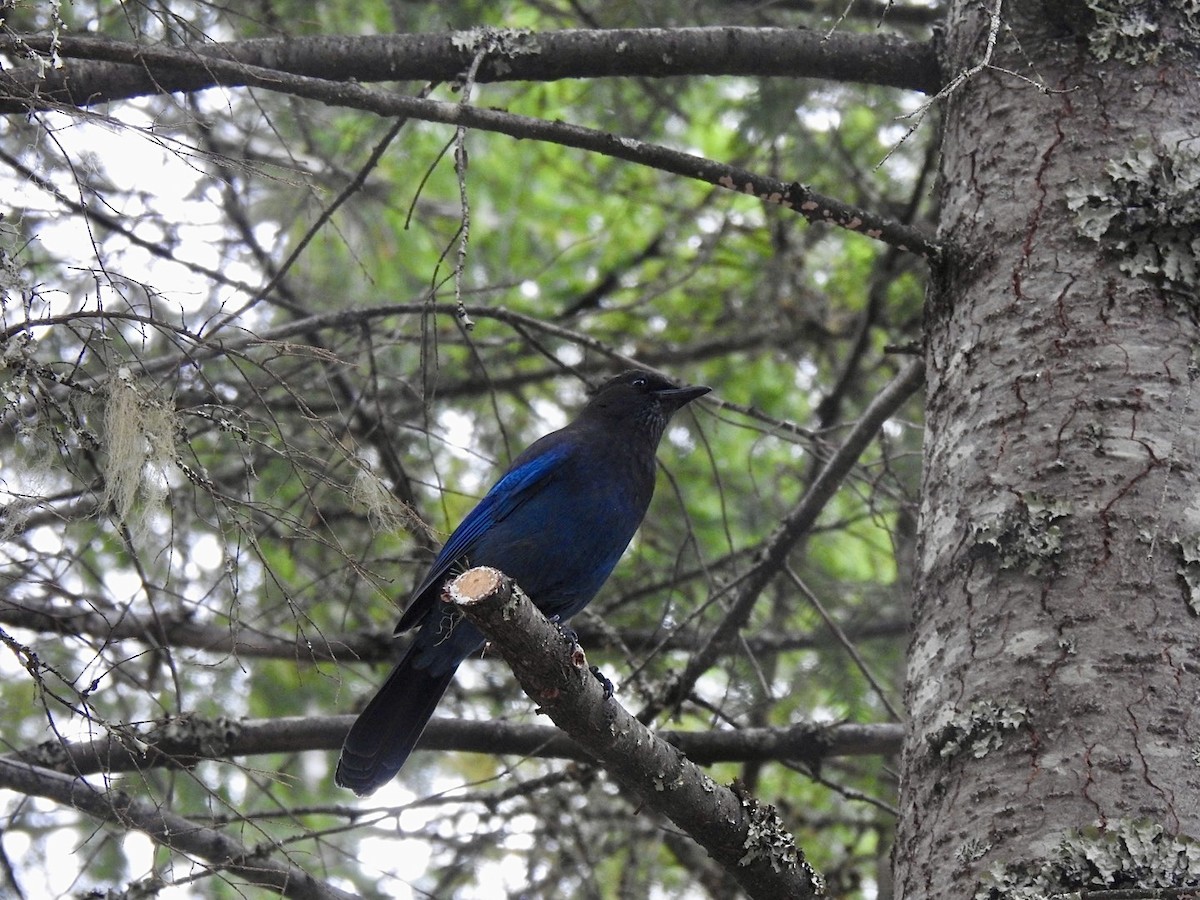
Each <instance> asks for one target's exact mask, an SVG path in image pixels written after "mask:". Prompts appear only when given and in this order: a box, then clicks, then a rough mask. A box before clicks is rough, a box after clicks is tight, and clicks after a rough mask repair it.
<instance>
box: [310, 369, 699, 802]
mask: <svg viewBox="0 0 1200 900" xmlns="http://www.w3.org/2000/svg"><path fill="white" fill-rule="evenodd" d="M709 390H710V388H708V387H706V386H703V385H692V386H685V387H678V386H676V385H674V384H672V383H671V382H670V381H668V380H667V379H665V378H663V377H662V376H660V375H658V374H656V373H653V372H649V371H644V370H641V369H633V370H630V371H626V372H622V373H621V374H619V375H617V376H615V377H613V378H610V379H609V380H608V381H606V382H605V383H604V384H602V385H601V386H600V388H599V389H598V390H597V391H596V392H595V393H594V394H593V395H592V397H591V399H590V400H589V401H588V402H587V403H586V405H585V406H584V407H583V409H582V410H581V411H580V413H579V414H578V416H577V417H576V418H575V419H574V420H573V421H572V422H570V423H569V424H568V425H567V426H566V427H564V428H561V429H559V430H558V431H554V432H551V433H550V434H547V435H545V436H544V437H541V438H539V439H538V440H536V441H534V443H532V444H531V445H530V446H529V447H528V448H526V449H525V450H524V451H523V452H522V453H520V454H519V455H518V456H517V457H516V458H515V459H514V460H513V461H512V465H510V466H509V467H508V469H507V471H505V472H504V474H503V475H502V476H501V477H500V479H499V480H498V481H497V482H496V483H495V485H493V486H492V488H491V489H490V490H489V491H488V492H487V494H485V495H484V497H483V499H482V500H480V501H479V503H478V505H476V506H475V508H474V509H472V510H471V512H469V513H468V514H467V516H466V518H464V519H463V520H462V523H461V524H460V525H459V526H458V527H457V528H456V529H455V530H454V531H453V532H452V533H451V535H450V537H449V539H448V540H447V541H446V543H445V545H444V546H443V547H442V549H441V551H440V552H439V553H438V555H437V557H436V558H435V559H434V561H433V564H432V565H431V566H430V568H429V571H428V572H427V573H426V575H425V577H424V578H423V579H421V581H420V583H419V584H418V585H417V587H416V589H415V590H414V591H413V592H412V594H411V596H410V598H409V602H408V606H407V608H406V609H405V611H404V613H403V615H402V616H401V617H400V621H399V622H398V623H397V625H396V629H395V634H396V635H399V634H401V633H403V632H405V631H408V630H410V629H412V628H417V627H419V628H420V630H419V631H418V632H417V634H416V637H415V638H414V639H413V641H412V643H411V644H410V645H409V647H408V649H407V650H406V651H405V653H404V656H403V657H401V659H400V662H399V663H397V664H396V666H395V668H393V669H392V671H391V674H389V675H388V677H387V679H386V680H385V681H384V682H383V685H382V686H381V687H380V688H379V691H378V692H377V693H376V694H375V696H374V697H373V698H372V699H371V700H370V702H368V703H367V705H366V706H365V707H364V708H363V710H362V712H361V713H360V714H359V716H358V718H357V719H356V720H355V722H354V724H353V725H352V726H351V728H350V731H349V733H348V734H347V736H346V739H345V743H344V744H343V745H342V752H341V756H340V758H339V759H338V764H337V770H336V772H335V774H334V781H335V783H336V784H338V785H339V786H340V787H345V788H349V789H350V790H352V791H354V792H355V793H356V794H358V795H359V796H366V795H368V794H371V793H373V792H374V791H375V790H376V789H378V788H379V787H380V786H381V785H383V784H385V783H387V782H388V781H390V780H391V779H392V778H393V777H394V776H395V775H396V773H398V772H399V771H400V769H401V767H402V766H403V765H404V763H405V761H406V760H407V759H408V757H409V754H410V753H412V750H413V747H414V746H415V745H416V743H417V739H418V738H420V736H421V732H422V731H424V729H425V725H426V724H427V723H428V722H429V719H430V717H431V716H432V715H433V712H434V710H435V709H436V707H437V705H438V701H440V700H441V698H442V695H443V694H444V693H445V692H446V689H447V688H448V687H449V685H450V682H451V680H452V679H453V678H454V673H455V671H456V670H457V669H458V666H459V664H460V663H461V662H462V661H463V660H465V659H466V658H467V657H468V656H470V655H472V654H473V653H476V652H478V651H479V650H480V649H481V648H482V647H483V645H484V637H483V634H482V633H481V632H480V631H479V630H478V629H477V628H476V627H475V626H474V625H472V624H471V623H470V622H468V621H466V620H464V619H463V618H462V616H461V613H459V614H458V615H457V616H456V615H454V614H453V613H452V611H451V610H450V608H449V607H447V606H446V605H445V604H443V603H442V602H441V601H440V597H441V594H442V588H443V586H444V585H445V583H446V582H447V581H449V580H450V579H451V578H453V577H454V576H456V575H457V574H460V573H461V572H463V571H465V570H466V569H468V568H470V567H472V566H491V567H492V568H495V569H499V570H500V571H501V572H503V573H504V574H505V575H507V576H508V577H509V578H511V579H512V580H513V581H514V582H516V584H517V585H518V586H519V587H520V588H521V589H522V590H523V591H524V592H525V593H526V594H527V595H528V596H529V597H530V599H532V600H533V602H534V604H535V605H536V606H537V607H538V608H539V609H540V610H541V611H542V612H543V613H544V614H545V615H546V616H548V617H550V618H551V619H552V620H554V621H556V622H559V623H560V624H561V623H565V622H566V621H567V620H568V619H570V618H571V616H573V615H575V614H576V613H578V612H579V611H580V610H582V609H583V608H584V607H585V606H587V604H588V603H589V602H590V601H591V599H592V598H593V597H594V596H595V595H596V594H597V592H599V590H600V588H601V586H602V585H603V584H604V582H605V581H606V580H607V579H608V576H609V575H610V574H611V573H612V570H613V568H614V567H615V566H616V564H617V561H618V560H619V559H620V558H621V555H622V554H623V553H624V552H625V548H626V547H628V546H629V542H630V540H632V538H633V535H634V532H635V531H637V528H638V526H639V525H640V524H641V522H642V518H643V517H644V516H645V514H646V509H647V507H648V506H649V505H650V498H651V496H652V495H653V493H654V480H655V465H656V459H655V456H656V452H657V449H658V444H659V442H660V440H661V439H662V436H663V432H664V431H665V430H666V426H667V422H668V421H669V420H670V418H671V416H672V414H674V413H675V412H676V411H678V410H679V409H681V408H683V407H684V406H685V405H686V404H688V403H690V402H691V401H692V400H695V399H696V398H697V397H701V396H703V395H704V394H707V393H708V392H709Z"/></svg>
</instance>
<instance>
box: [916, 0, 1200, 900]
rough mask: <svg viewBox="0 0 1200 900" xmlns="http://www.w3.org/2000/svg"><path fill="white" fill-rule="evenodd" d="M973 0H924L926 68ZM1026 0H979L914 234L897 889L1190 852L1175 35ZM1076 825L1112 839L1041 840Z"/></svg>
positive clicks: (1172, 21)
mask: <svg viewBox="0 0 1200 900" xmlns="http://www.w3.org/2000/svg"><path fill="white" fill-rule="evenodd" d="M986 5H987V6H988V7H995V6H996V4H994V3H988V4H986ZM981 6H982V5H981V4H979V3H978V2H976V0H956V2H953V3H952V4H951V10H950V17H949V20H948V23H947V43H946V47H945V67H946V72H947V74H948V75H950V76H951V77H952V76H953V75H954V73H956V72H960V71H964V70H967V69H969V68H970V67H971V66H973V65H975V64H976V63H978V62H980V61H981V59H982V58H983V56H984V54H985V48H986V44H987V36H988V31H989V21H988V17H987V16H986V15H985V11H984V10H983V9H982V8H981ZM1050 6H1052V5H1043V4H1041V3H1036V2H1033V0H1026V2H1011V3H1005V4H1004V6H1003V15H1004V25H1005V27H1002V28H1001V29H1000V30H999V31H998V32H997V34H996V38H997V44H996V53H995V57H994V59H993V60H992V62H993V64H994V65H995V66H998V67H1002V68H1003V69H1006V70H1009V71H1008V72H1003V71H999V70H997V69H995V68H987V69H983V70H981V71H979V72H977V73H975V74H974V75H972V76H971V77H969V78H967V79H965V81H963V82H962V83H961V84H960V85H959V86H958V88H957V89H956V90H955V92H954V93H953V95H952V97H951V99H950V101H949V105H948V108H947V111H946V112H947V114H946V122H945V144H944V153H943V159H942V172H941V175H942V180H941V188H940V192H941V197H940V199H941V208H942V219H941V229H940V231H941V234H940V237H941V238H943V239H944V240H946V241H948V242H950V243H953V244H954V245H956V246H957V247H958V248H959V249H960V250H961V251H962V253H961V255H960V256H958V257H956V258H952V259H951V260H950V262H949V263H948V264H946V265H944V266H943V267H941V268H940V270H939V271H938V272H937V274H936V275H935V280H934V286H933V288H932V292H931V296H930V305H929V310H928V313H927V325H928V342H929V343H928V362H929V373H928V434H927V443H926V454H925V473H924V503H923V508H922V514H921V548H920V559H919V572H918V585H917V591H916V597H915V619H916V621H915V626H914V627H915V632H914V639H913V643H912V647H911V655H910V668H909V678H908V684H907V701H908V707H909V711H910V716H911V718H910V728H909V733H908V736H907V739H906V748H905V762H904V785H905V787H904V796H903V802H902V813H901V820H900V823H899V831H898V837H897V845H896V852H895V858H896V875H897V879H896V881H897V884H896V890H897V896H901V897H907V898H931V897H959V898H963V897H973V896H976V897H980V896H981V897H1000V896H1004V897H1011V896H1044V895H1045V894H1046V893H1054V892H1055V891H1056V890H1066V889H1070V888H1078V887H1086V888H1092V889H1096V888H1104V887H1118V886H1125V887H1129V886H1132V885H1134V884H1137V885H1140V886H1143V887H1150V886H1163V887H1167V886H1172V885H1174V886H1186V885H1187V884H1191V883H1194V882H1189V881H1187V879H1188V878H1189V877H1195V873H1196V872H1198V871H1200V869H1198V868H1196V867H1192V873H1193V874H1192V875H1190V876H1189V875H1188V874H1186V870H1187V868H1188V866H1189V865H1191V861H1192V860H1193V857H1194V860H1195V861H1196V862H1200V855H1195V854H1196V851H1195V847H1194V845H1191V844H1190V843H1189V838H1190V837H1195V836H1197V835H1200V802H1198V801H1197V798H1198V797H1200V766H1198V765H1197V759H1198V756H1197V753H1198V749H1200V718H1198V717H1197V714H1196V709H1197V706H1198V704H1197V700H1198V699H1200V677H1198V672H1200V629H1198V627H1197V621H1196V613H1197V611H1198V610H1200V606H1198V604H1197V600H1196V594H1195V589H1194V588H1193V587H1192V583H1195V582H1197V572H1196V571H1195V570H1196V569H1197V568H1200V567H1198V566H1197V563H1196V559H1197V558H1198V556H1200V553H1198V539H1200V499H1198V498H1200V483H1198V481H1200V479H1198V473H1197V466H1196V455H1197V443H1198V437H1200V396H1198V393H1200V391H1198V388H1200V386H1198V385H1196V384H1195V378H1196V364H1195V362H1194V359H1195V355H1194V354H1195V350H1196V346H1197V326H1196V299H1197V292H1196V278H1195V275H1196V272H1195V266H1196V263H1195V258H1196V257H1195V251H1196V250H1197V249H1200V244H1198V243H1197V229H1196V223H1197V222H1198V221H1200V217H1198V216H1197V206H1198V204H1197V201H1196V199H1195V185H1196V183H1197V182H1196V178H1197V174H1200V154H1198V151H1200V143H1198V142H1197V140H1196V136H1197V135H1200V87H1198V85H1200V82H1198V80H1197V77H1196V66H1195V62H1194V59H1195V49H1196V47H1195V40H1196V36H1197V34H1198V33H1200V30H1197V23H1196V21H1195V16H1194V15H1192V14H1190V13H1187V12H1186V10H1185V9H1184V6H1183V4H1181V3H1163V4H1141V9H1143V10H1145V11H1149V10H1151V9H1152V8H1153V9H1154V11H1153V12H1152V13H1150V15H1152V16H1153V17H1157V18H1156V19H1155V21H1154V22H1152V23H1151V24H1152V25H1154V26H1155V30H1154V31H1152V32H1147V33H1146V34H1145V35H1143V36H1142V37H1141V38H1139V39H1138V40H1129V39H1127V38H1123V37H1121V36H1120V35H1119V34H1117V32H1119V31H1120V29H1119V28H1118V29H1116V32H1114V33H1113V34H1109V33H1106V32H1105V31H1104V29H1105V27H1106V21H1105V18H1104V14H1103V13H1098V12H1096V8H1099V7H1108V8H1113V9H1115V8H1116V7H1117V6H1119V4H1103V3H1091V4H1088V5H1087V6H1085V5H1084V4H1082V3H1077V4H1062V5H1057V8H1056V9H1055V10H1054V16H1053V18H1054V21H1051V17H1050V15H1049V14H1048V13H1047V12H1045V10H1046V9H1048V8H1050ZM1118 24H1119V23H1118ZM1009 29H1011V30H1009ZM1189 29H1190V30H1189ZM1122 41H1124V43H1122ZM1013 73H1020V74H1021V75H1022V76H1024V77H1027V78H1030V79H1036V80H1040V81H1042V82H1044V84H1045V85H1046V86H1047V87H1048V88H1050V89H1052V90H1053V91H1054V93H1046V92H1042V91H1039V90H1038V88H1037V87H1035V86H1034V85H1033V84H1032V83H1029V82H1026V81H1023V80H1021V79H1020V78H1018V77H1017V76H1016V75H1015V74H1013ZM1189 184H1190V186H1189ZM1091 826H1097V827H1095V828H1091V829H1090V830H1089V828H1090V827H1091ZM1139 840H1141V843H1140V844H1139ZM1089 848H1092V849H1097V850H1098V852H1099V851H1102V850H1104V849H1105V848H1107V850H1109V851H1112V853H1113V856H1114V858H1117V857H1121V855H1122V853H1124V854H1125V856H1127V857H1128V859H1122V861H1121V862H1120V863H1119V864H1117V865H1116V869H1115V870H1114V871H1108V872H1104V871H1100V870H1102V869H1104V868H1105V867H1103V866H1101V867H1094V866H1092V867H1091V868H1089V865H1090V864H1088V863H1086V862H1080V863H1079V864H1078V865H1076V866H1074V869H1072V866H1071V865H1070V864H1067V863H1066V862H1064V860H1076V861H1078V860H1084V859H1085V858H1086V857H1087V856H1088V855H1089ZM1114 848H1116V849H1114ZM1164 860H1173V861H1174V862H1165V861H1164ZM1142 862H1144V863H1146V865H1145V866H1143V867H1142V869H1141V870H1140V871H1135V869H1136V868H1137V866H1136V865H1135V864H1137V863H1142ZM1171 865H1175V866H1176V869H1177V871H1175V874H1171V871H1170V869H1171ZM988 870H991V873H990V874H989V872H988ZM1180 870H1181V871H1182V872H1183V873H1184V874H1181V871H1180ZM1071 871H1076V872H1077V874H1076V875H1075V876H1072V875H1071V874H1070V872H1071ZM1097 872H1099V874H1097ZM1073 877H1074V878H1075V880H1076V883H1074V884H1072V883H1071V881H1072V878H1073ZM1039 879H1040V880H1039ZM1122 879H1125V880H1122ZM1172 879H1175V880H1174V881H1172ZM1022 889H1028V890H1040V891H1042V893H1041V894H1023V893H1020V891H1021V890H1022Z"/></svg>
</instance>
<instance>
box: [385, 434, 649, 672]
mask: <svg viewBox="0 0 1200 900" xmlns="http://www.w3.org/2000/svg"><path fill="white" fill-rule="evenodd" d="M589 438H591V439H590V440H589ZM634 449H635V448H633V447H630V446H626V445H623V444H620V443H615V442H613V441H612V440H611V436H610V435H604V434H594V435H592V434H588V433H586V432H585V433H582V434H581V433H579V432H578V431H576V432H574V433H572V432H566V433H564V432H556V433H555V434H552V435H547V436H546V437H545V438H543V439H542V440H541V441H538V442H537V443H535V444H534V445H532V446H531V447H530V448H529V449H528V450H527V451H526V452H525V453H523V454H521V456H519V457H518V458H517V459H516V460H514V462H513V465H512V467H511V468H510V469H509V471H508V472H507V473H505V475H504V477H503V478H501V479H500V481H498V482H497V483H496V485H495V486H494V487H493V488H492V489H491V490H490V491H489V492H488V494H487V496H485V497H484V499H483V500H482V501H480V503H479V505H478V506H477V507H475V509H474V510H472V512H471V514H470V515H469V516H468V517H467V518H466V519H465V520H464V521H463V522H462V524H461V525H460V526H459V527H458V528H457V529H456V530H455V532H454V534H452V535H451V536H450V539H449V540H448V541H447V542H446V546H445V547H443V548H442V552H441V553H440V554H439V556H438V560H437V561H436V562H435V564H434V566H433V568H432V570H431V572H430V577H429V578H427V579H426V582H425V584H424V585H423V586H422V588H421V589H419V590H418V592H417V593H418V597H417V599H416V600H414V604H413V606H414V608H413V609H411V610H410V613H412V612H417V610H418V609H421V608H424V609H423V612H422V613H421V618H425V614H431V615H429V618H428V619H426V628H425V629H424V630H423V631H422V633H421V634H420V635H419V636H418V643H422V644H425V645H426V648H427V651H428V652H427V654H423V656H424V657H425V659H424V660H423V662H424V663H425V664H426V665H428V666H430V667H431V668H437V667H439V666H440V665H444V664H447V663H448V662H449V661H450V659H451V658H452V657H455V656H457V657H458V659H461V658H462V657H463V656H466V655H468V654H470V653H471V652H473V650H474V649H475V648H476V646H478V644H480V643H482V637H481V636H480V635H479V633H478V632H477V631H476V630H475V629H474V628H473V627H471V626H470V625H469V624H468V623H466V622H457V623H454V625H453V628H450V627H449V626H450V624H451V623H450V622H449V620H446V619H441V620H440V621H439V619H438V618H437V617H438V616H439V614H440V613H442V612H445V610H442V609H439V607H441V604H439V603H437V602H436V599H435V597H433V596H431V595H432V594H434V592H437V591H440V585H441V583H442V582H443V581H444V580H445V579H446V577H449V576H450V575H451V574H453V572H454V571H461V570H462V569H465V568H468V567H470V566H492V567H493V568H496V569H499V570H500V571H502V572H504V573H505V574H506V575H508V576H509V577H510V578H512V579H513V580H514V581H515V582H516V583H517V584H518V585H520V587H521V589H522V590H524V591H525V593H526V594H528V595H529V597H530V598H531V599H532V600H533V602H534V603H535V604H536V605H537V607H538V608H539V609H540V610H542V612H543V613H545V614H546V615H547V616H558V617H559V618H560V619H563V620H566V619H569V618H570V617H571V616H573V615H575V614H576V613H578V612H579V611H580V610H581V609H583V607H585V606H586V605H587V604H588V603H589V602H590V601H591V599H592V598H593V597H594V596H595V595H596V593H597V592H598V591H599V590H600V587H601V586H602V585H603V584H604V582H605V581H606V580H607V578H608V576H609V575H610V574H611V573H612V570H613V569H614V568H615V567H616V565H617V562H618V561H619V560H620V558H621V554H622V553H624V552H625V548H626V547H628V546H629V542H630V540H631V539H632V538H633V535H634V532H635V531H637V527H638V524H639V523H640V522H641V520H642V517H643V516H644V515H645V512H646V508H647V506H649V503H650V498H651V495H652V494H653V491H654V456H653V453H650V454H642V453H636V452H634ZM406 617H407V614H406ZM414 618H416V617H415V616H414ZM401 624H402V625H406V624H416V623H415V621H413V622H408V623H406V622H405V620H402V622H401ZM430 626H432V627H430ZM457 662H458V660H457V659H456V660H454V664H457Z"/></svg>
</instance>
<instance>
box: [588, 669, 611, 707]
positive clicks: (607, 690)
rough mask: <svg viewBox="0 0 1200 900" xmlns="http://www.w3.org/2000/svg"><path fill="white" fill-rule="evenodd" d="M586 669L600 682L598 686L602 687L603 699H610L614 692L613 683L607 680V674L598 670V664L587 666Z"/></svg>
mask: <svg viewBox="0 0 1200 900" xmlns="http://www.w3.org/2000/svg"><path fill="white" fill-rule="evenodd" d="M588 671H589V672H591V673H592V674H593V675H595V676H596V680H597V681H598V682H600V687H602V688H604V699H605V700H611V699H612V695H613V694H614V693H615V692H616V688H614V687H613V683H612V682H611V681H609V680H608V676H607V675H605V674H604V673H603V672H601V671H600V667H599V666H588Z"/></svg>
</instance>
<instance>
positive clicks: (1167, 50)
mask: <svg viewBox="0 0 1200 900" xmlns="http://www.w3.org/2000/svg"><path fill="white" fill-rule="evenodd" d="M1087 7H1088V9H1090V10H1091V11H1092V13H1093V15H1094V16H1095V23H1094V24H1093V26H1092V27H1091V28H1090V29H1089V31H1088V47H1089V49H1090V50H1091V51H1092V55H1093V56H1095V57H1096V59H1099V60H1101V61H1103V60H1108V59H1119V60H1123V61H1124V62H1127V63H1129V64H1130V65H1143V64H1146V63H1154V62H1157V61H1158V60H1159V59H1160V58H1161V57H1163V56H1169V55H1172V54H1185V53H1190V54H1193V55H1194V54H1195V53H1196V50H1197V47H1198V46H1200V0H1087Z"/></svg>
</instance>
